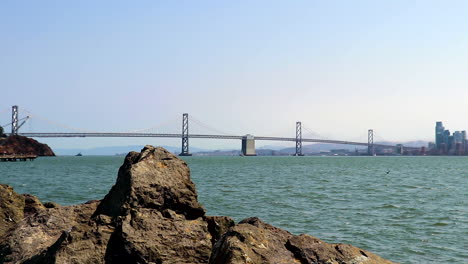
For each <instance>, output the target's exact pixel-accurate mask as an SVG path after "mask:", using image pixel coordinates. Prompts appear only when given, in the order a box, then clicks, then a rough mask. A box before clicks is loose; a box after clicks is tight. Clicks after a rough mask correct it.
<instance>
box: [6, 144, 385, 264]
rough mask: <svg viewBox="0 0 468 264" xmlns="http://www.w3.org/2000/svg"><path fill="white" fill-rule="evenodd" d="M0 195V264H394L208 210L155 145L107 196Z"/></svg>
mask: <svg viewBox="0 0 468 264" xmlns="http://www.w3.org/2000/svg"><path fill="white" fill-rule="evenodd" d="M0 198H2V200H0V201H1V202H0V204H3V205H1V206H0V216H2V215H3V216H5V215H8V216H10V217H11V218H12V219H14V221H10V224H9V225H8V226H7V227H6V228H4V229H3V230H4V231H3V236H2V235H1V234H0V263H76V264H78V263H90V264H91V263H93V264H96V263H97V264H100V263H102V264H104V263H158V264H159V263H161V264H162V263H164V264H167V263H174V264H176V263H177V264H180V263H182V264H184V263H187V264H188V263H194V264H197V263H205V264H206V263H213V264H221V263H233V264H234V263H340V264H346V263H353V264H357V263H391V262H389V261H385V260H383V259H381V258H379V257H378V256H376V255H374V254H372V253H369V252H367V251H364V250H361V249H358V248H355V247H352V246H350V245H343V244H336V245H335V244H328V243H325V242H323V241H321V240H319V239H316V238H314V237H311V236H308V235H301V236H295V235H292V234H291V233H289V232H287V231H285V230H282V229H279V228H276V227H273V226H271V225H269V224H266V223H264V222H262V221H260V220H259V219H258V218H249V219H246V220H244V221H241V222H240V223H239V224H237V225H235V224H234V222H233V220H232V219H231V218H229V217H223V216H205V210H204V208H203V207H202V206H201V205H200V204H199V203H198V200H197V192H196V190H195V185H194V184H193V182H192V181H191V179H190V171H189V168H188V166H187V164H186V163H185V162H184V161H182V160H180V159H179V158H177V157H176V156H174V155H173V154H171V153H169V152H168V151H166V150H165V149H163V148H154V147H152V146H146V147H145V148H144V149H143V150H142V151H141V152H140V153H137V152H131V153H129V154H128V155H127V157H126V158H125V161H124V164H123V165H122V166H121V167H120V169H119V173H118V177H117V181H116V183H115V185H114V186H113V187H112V188H111V190H110V191H109V193H108V194H107V195H106V196H105V197H104V199H103V200H102V201H91V202H88V203H86V204H81V205H75V206H64V207H60V206H58V205H54V204H45V206H44V205H42V203H40V201H39V200H37V198H35V197H34V196H29V195H23V196H21V195H17V194H16V193H14V192H13V190H12V189H11V187H8V186H1V185H0ZM0 231H1V230H0Z"/></svg>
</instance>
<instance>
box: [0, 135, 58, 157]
mask: <svg viewBox="0 0 468 264" xmlns="http://www.w3.org/2000/svg"><path fill="white" fill-rule="evenodd" d="M0 154H16V155H18V154H20V155H29V154H33V155H37V156H55V153H54V152H53V151H52V149H51V148H50V147H49V146H48V145H46V144H42V143H39V142H38V141H37V140H34V139H32V138H28V137H24V136H19V135H13V136H9V137H7V138H0Z"/></svg>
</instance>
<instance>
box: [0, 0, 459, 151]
mask: <svg viewBox="0 0 468 264" xmlns="http://www.w3.org/2000/svg"><path fill="white" fill-rule="evenodd" d="M1 7H2V8H0V22H1V23H0V32H1V40H2V41H0V56H1V57H2V60H1V61H0V72H2V78H0V86H1V87H2V99H3V100H2V101H3V103H4V106H3V107H0V111H1V110H2V109H3V108H10V107H11V105H19V106H20V111H21V107H24V109H27V110H29V111H31V112H32V113H35V114H36V115H38V116H41V117H46V118H48V119H50V120H52V121H54V122H57V123H61V124H66V125H69V126H72V127H77V128H81V129H83V130H90V131H95V130H97V131H130V130H135V129H141V128H148V127H151V126H153V125H159V124H162V123H164V122H166V121H167V120H181V116H182V113H184V112H187V113H190V114H191V115H193V116H194V117H196V118H198V119H199V120H201V121H203V122H204V123H206V124H209V125H210V126H212V127H215V128H218V129H219V130H221V131H223V132H227V133H233V134H239V135H241V134H253V135H270V134H281V135H284V134H287V133H290V134H294V124H295V122H296V121H301V122H302V123H303V124H304V125H305V126H306V127H307V128H309V129H311V130H313V131H314V132H317V133H318V134H320V135H323V136H326V137H329V138H338V139H353V138H357V137H361V136H363V135H364V136H365V134H366V132H367V129H374V131H375V132H376V134H377V135H379V136H381V137H382V138H383V139H385V140H388V141H410V140H427V141H429V140H430V141H433V138H434V135H433V133H434V132H433V131H434V122H436V121H439V120H442V121H443V122H444V124H445V125H446V126H448V127H451V128H454V129H456V130H461V129H465V128H467V127H468V122H467V121H468V120H464V118H463V117H464V116H468V109H467V108H466V107H464V101H465V99H466V98H468V89H466V87H467V85H468V77H467V76H466V72H467V70H468V51H466V49H465V47H466V46H468V37H467V36H466V34H463V32H465V31H466V29H467V28H468V18H467V17H466V15H465V14H464V10H466V8H467V7H468V3H466V2H464V1H451V2H450V5H449V4H447V3H440V2H438V1H414V2H407V1H392V2H391V3H390V2H374V1H356V2H353V3H349V2H346V1H337V2H333V3H332V2H318V1H291V2H288V3H287V4H286V3H283V2H280V1H255V2H249V1H239V2H236V3H224V2H222V3H219V2H216V1H201V2H197V3H192V2H183V3H173V2H171V3H159V2H157V3H155V2H153V1H141V2H139V3H132V4H129V3H124V2H115V1H113V2H110V1H102V2H99V3H95V2H92V1H80V2H79V3H65V2H63V3H62V2H46V3H36V2H32V1H31V2H28V4H24V3H20V2H16V1H6V2H3V3H2V4H1ZM9 119H10V116H9V113H8V112H6V113H1V112H0V121H1V122H0V123H1V124H4V123H7V122H8V121H9ZM41 122H42V121H35V120H34V119H32V126H33V128H35V129H39V128H36V127H34V126H39V127H40V126H42V123H41ZM174 122H175V125H174V128H171V129H174V130H176V131H177V130H180V128H179V127H180V124H178V123H177V121H174ZM27 126H29V124H28V125H27ZM26 128H29V127H25V129H26ZM133 142H135V141H133V140H132V141H125V140H120V139H119V140H104V141H97V140H96V141H95V140H85V141H80V142H78V143H77V142H75V143H74V142H69V141H66V140H60V141H57V142H52V145H60V146H65V147H75V146H77V145H85V146H88V147H94V146H106V145H131V144H133ZM153 142H155V141H153ZM159 142H161V143H159ZM138 143H141V144H144V143H143V142H138ZM148 143H152V142H148ZM158 143H159V144H164V145H171V144H173V143H172V141H167V140H162V141H156V142H155V143H152V144H158ZM174 144H177V145H178V144H179V142H178V141H174ZM200 144H207V145H209V147H210V148H225V147H226V148H228V147H236V146H238V142H231V143H230V142H212V143H209V142H206V143H205V142H201V141H200Z"/></svg>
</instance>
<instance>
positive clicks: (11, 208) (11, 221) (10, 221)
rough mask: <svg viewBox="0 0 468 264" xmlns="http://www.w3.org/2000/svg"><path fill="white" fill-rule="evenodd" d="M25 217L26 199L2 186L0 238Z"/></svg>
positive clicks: (9, 188)
mask: <svg viewBox="0 0 468 264" xmlns="http://www.w3.org/2000/svg"><path fill="white" fill-rule="evenodd" d="M23 217H24V197H23V196H22V195H19V194H17V193H16V192H15V191H14V190H13V187H11V186H8V185H6V184H0V237H1V236H2V235H3V234H5V232H6V231H8V229H10V228H12V227H13V226H15V225H16V223H18V222H19V221H21V219H23Z"/></svg>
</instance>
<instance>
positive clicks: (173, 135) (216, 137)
mask: <svg viewBox="0 0 468 264" xmlns="http://www.w3.org/2000/svg"><path fill="white" fill-rule="evenodd" d="M21 135H23V136H26V137H45V138H58V137H156V138H182V134H165V133H21ZM188 137H189V138H205V139H237V140H241V139H242V138H244V136H236V135H202V134H189V135H188ZM254 138H255V140H270V141H291V142H295V141H296V138H295V137H264V136H258V137H257V136H256V137H254ZM302 142H313V143H329V144H343V145H354V146H367V145H368V143H367V142H355V141H345V140H328V139H316V138H303V139H302ZM374 147H383V148H390V147H395V146H394V145H386V144H374ZM403 148H404V149H407V150H417V149H419V148H416V147H405V146H404V147H403Z"/></svg>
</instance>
